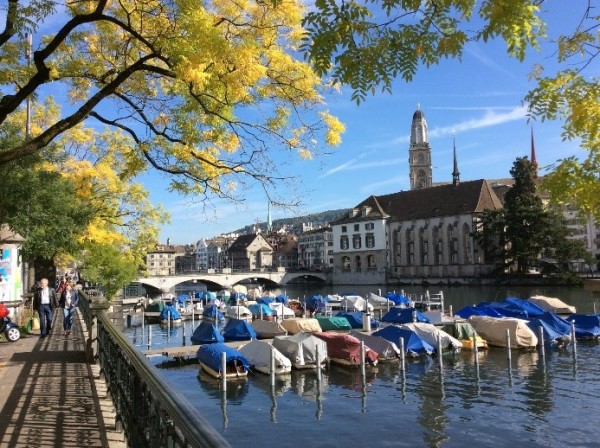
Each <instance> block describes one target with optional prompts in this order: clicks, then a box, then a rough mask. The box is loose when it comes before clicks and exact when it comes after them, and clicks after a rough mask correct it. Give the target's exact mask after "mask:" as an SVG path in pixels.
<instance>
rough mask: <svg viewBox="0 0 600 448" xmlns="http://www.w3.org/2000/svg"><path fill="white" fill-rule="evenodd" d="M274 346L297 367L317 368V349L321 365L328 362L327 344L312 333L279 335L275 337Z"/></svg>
mask: <svg viewBox="0 0 600 448" xmlns="http://www.w3.org/2000/svg"><path fill="white" fill-rule="evenodd" d="M273 347H275V348H276V349H277V350H279V351H280V352H281V353H282V354H283V355H284V356H285V357H287V358H288V359H289V360H290V362H291V363H292V367H293V368H295V369H316V368H317V351H318V352H319V360H320V364H321V367H322V366H323V365H325V364H326V362H327V344H326V343H325V341H323V340H322V339H319V338H317V337H315V336H313V335H312V334H310V333H298V334H295V335H293V336H277V337H275V338H274V339H273Z"/></svg>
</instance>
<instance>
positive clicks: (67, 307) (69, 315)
mask: <svg viewBox="0 0 600 448" xmlns="http://www.w3.org/2000/svg"><path fill="white" fill-rule="evenodd" d="M78 303H79V293H78V291H77V290H76V289H74V288H73V285H72V284H71V283H66V284H65V289H64V290H63V292H62V294H61V295H60V306H61V308H62V309H63V316H64V320H63V330H64V331H65V336H68V335H70V334H71V327H72V326H73V314H75V309H76V308H77V304H78Z"/></svg>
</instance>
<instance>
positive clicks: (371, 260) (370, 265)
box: [367, 255, 377, 271]
mask: <svg viewBox="0 0 600 448" xmlns="http://www.w3.org/2000/svg"><path fill="white" fill-rule="evenodd" d="M376 269H377V264H376V263H375V256H374V255H367V270H369V271H374V270H376Z"/></svg>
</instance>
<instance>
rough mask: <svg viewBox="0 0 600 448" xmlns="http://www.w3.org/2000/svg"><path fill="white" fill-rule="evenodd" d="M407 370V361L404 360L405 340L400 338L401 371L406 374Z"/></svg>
mask: <svg viewBox="0 0 600 448" xmlns="http://www.w3.org/2000/svg"><path fill="white" fill-rule="evenodd" d="M405 368H406V365H405V359H404V338H403V337H401V338H400V370H401V371H402V372H404V369H405Z"/></svg>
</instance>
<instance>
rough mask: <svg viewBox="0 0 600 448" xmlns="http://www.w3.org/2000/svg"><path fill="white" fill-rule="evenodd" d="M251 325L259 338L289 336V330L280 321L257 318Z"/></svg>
mask: <svg viewBox="0 0 600 448" xmlns="http://www.w3.org/2000/svg"><path fill="white" fill-rule="evenodd" d="M250 325H252V328H254V331H255V332H256V337H257V338H259V339H270V338H274V337H275V336H287V334H288V332H287V330H286V329H285V328H283V327H282V326H281V324H280V323H279V322H275V321H269V320H262V319H256V320H255V321H253V322H252V323H251V324H250Z"/></svg>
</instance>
